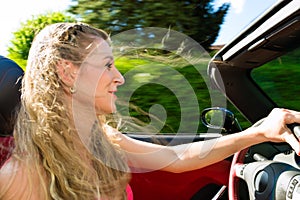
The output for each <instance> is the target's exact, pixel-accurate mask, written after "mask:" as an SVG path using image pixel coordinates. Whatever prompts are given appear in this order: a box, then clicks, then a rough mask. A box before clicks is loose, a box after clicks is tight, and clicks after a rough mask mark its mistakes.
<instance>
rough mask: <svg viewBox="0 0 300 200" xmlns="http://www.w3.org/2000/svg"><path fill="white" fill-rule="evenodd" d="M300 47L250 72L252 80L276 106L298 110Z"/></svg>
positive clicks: (299, 96)
mask: <svg viewBox="0 0 300 200" xmlns="http://www.w3.org/2000/svg"><path fill="white" fill-rule="evenodd" d="M299 57H300V47H299V48H297V49H295V50H293V51H290V52H288V53H286V54H285V55H283V56H280V57H279V58H276V59H274V60H272V61H270V62H268V63H266V64H264V65H263V66H262V67H259V68H256V69H254V70H253V72H252V77H253V79H254V80H255V81H256V82H257V83H258V85H259V86H260V87H261V88H262V89H263V90H264V91H265V92H266V94H267V95H268V96H269V97H270V98H271V99H272V100H273V101H274V102H275V103H276V104H277V105H278V107H285V108H290V109H295V110H300V78H299V77H300V60H299Z"/></svg>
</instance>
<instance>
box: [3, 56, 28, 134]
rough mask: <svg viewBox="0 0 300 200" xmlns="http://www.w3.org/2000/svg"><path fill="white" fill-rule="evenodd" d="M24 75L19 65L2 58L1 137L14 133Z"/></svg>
mask: <svg viewBox="0 0 300 200" xmlns="http://www.w3.org/2000/svg"><path fill="white" fill-rule="evenodd" d="M23 74H24V72H23V70H22V68H20V67H19V65H18V64H16V63H15V62H14V61H12V60H10V59H8V58H6V57H3V56H0V136H8V135H12V133H13V126H14V122H15V118H16V111H17V108H18V105H19V103H20V95H21V93H20V88H21V78H22V76H23Z"/></svg>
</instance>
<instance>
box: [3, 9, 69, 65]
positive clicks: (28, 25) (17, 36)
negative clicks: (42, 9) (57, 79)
mask: <svg viewBox="0 0 300 200" xmlns="http://www.w3.org/2000/svg"><path fill="white" fill-rule="evenodd" d="M72 21H75V19H73V18H72V17H70V16H67V15H66V14H64V13H61V12H52V13H47V14H41V15H37V16H33V17H32V19H30V20H27V21H26V22H25V23H21V27H20V29H19V30H18V31H16V32H14V33H13V35H14V37H13V39H12V40H11V41H10V42H11V45H10V46H9V47H8V57H9V58H10V59H12V60H14V61H15V62H16V63H18V64H19V65H20V66H21V67H22V68H23V69H24V68H25V66H26V63H27V58H28V53H29V49H30V46H31V42H32V40H33V39H34V37H35V35H36V34H37V33H38V32H39V31H40V30H41V29H43V28H44V27H45V26H47V25H49V24H53V23H57V22H72Z"/></svg>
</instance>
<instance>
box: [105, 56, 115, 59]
mask: <svg viewBox="0 0 300 200" xmlns="http://www.w3.org/2000/svg"><path fill="white" fill-rule="evenodd" d="M104 59H111V60H113V59H114V57H113V56H105V57H104Z"/></svg>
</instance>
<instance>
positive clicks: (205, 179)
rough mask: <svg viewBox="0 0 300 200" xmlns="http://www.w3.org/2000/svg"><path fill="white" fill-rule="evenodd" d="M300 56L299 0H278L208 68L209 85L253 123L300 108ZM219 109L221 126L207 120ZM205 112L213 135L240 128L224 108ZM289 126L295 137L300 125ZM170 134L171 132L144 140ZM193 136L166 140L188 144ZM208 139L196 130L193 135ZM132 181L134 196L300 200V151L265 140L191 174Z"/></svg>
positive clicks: (138, 176) (140, 177)
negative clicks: (281, 109) (276, 112)
mask: <svg viewBox="0 0 300 200" xmlns="http://www.w3.org/2000/svg"><path fill="white" fill-rule="evenodd" d="M299 58H300V1H299V0H288V1H286V0H282V1H277V3H276V4H275V5H273V6H272V7H271V8H269V9H268V10H267V11H265V12H264V13H263V14H262V15H261V16H259V17H258V18H257V19H256V20H254V21H253V22H252V23H251V24H250V25H249V26H248V27H246V28H245V29H244V30H243V31H242V32H241V33H240V34H239V35H238V36H236V37H235V38H234V39H233V40H232V41H231V42H229V43H228V44H227V45H226V46H224V47H223V48H222V49H221V50H220V51H218V52H217V53H216V55H214V57H213V58H212V59H211V61H210V63H209V65H208V69H207V73H208V76H209V79H210V82H211V89H212V90H217V91H219V92H221V93H222V94H223V95H225V96H226V98H227V99H228V100H229V101H230V102H231V103H232V104H233V105H234V106H235V108H236V109H237V111H235V112H239V113H234V114H241V115H242V116H243V117H242V119H239V121H243V120H245V121H247V122H249V124H250V125H252V124H253V125H254V126H255V125H256V124H258V123H260V121H261V119H263V118H264V117H266V116H267V115H268V113H269V112H270V111H271V110H272V109H273V108H275V107H285V108H289V109H295V110H300V95H297V94H298V93H299V91H300V87H299V85H300V84H299V76H300V69H299V65H300V63H299V62H300V59H299ZM218 112H221V113H223V116H224V117H225V121H224V125H223V127H220V125H219V124H217V125H216V124H213V123H212V122H211V121H210V120H207V116H209V115H208V114H209V113H218ZM202 117H203V122H204V123H205V124H206V125H207V126H209V127H210V128H212V129H214V128H215V130H216V133H219V132H218V130H219V129H220V128H221V129H222V128H226V130H228V132H234V131H237V130H239V128H240V127H241V126H240V125H239V124H237V120H236V117H234V116H233V114H232V112H230V111H229V110H227V109H225V108H216V107H214V108H208V109H205V110H204V111H203V113H202ZM228 120H229V121H231V122H232V123H227V121H228ZM230 124H231V125H232V126H234V127H230ZM245 124H247V123H245ZM225 126H226V127H225ZM244 128H246V127H244ZM290 128H291V129H292V130H294V132H295V136H296V135H297V134H298V133H297V129H299V127H298V126H297V125H292V126H290ZM133 136H134V135H133ZM136 137H137V136H136ZM166 137H171V136H160V135H153V136H144V137H142V136H139V139H144V140H147V141H151V138H155V140H160V139H165V138H166ZM188 137H189V136H188V135H185V136H182V135H180V136H178V135H177V136H176V138H175V137H174V138H168V139H169V140H172V141H173V142H174V140H176V141H178V143H184V142H185V141H187V140H188V139H187V138H188ZM210 137H211V138H213V137H212V136H210V135H209V134H199V136H197V137H194V140H195V141H197V140H208V139H210ZM229 163H230V164H229ZM132 187H133V191H134V194H135V197H136V198H137V199H232V200H233V199H251V200H252V199H261V200H265V199H280V200H282V199H300V157H299V156H297V155H296V154H295V153H294V151H293V150H292V149H291V147H290V146H289V145H288V144H281V143H279V144H278V143H276V144H275V143H263V144H259V145H255V146H252V147H250V148H248V149H245V150H243V151H241V152H238V153H236V154H235V155H234V156H233V157H229V158H224V161H222V162H220V163H217V164H215V165H212V166H208V167H206V168H204V169H200V170H195V171H193V172H187V173H182V174H170V173H166V172H162V171H154V172H149V173H145V174H133V179H132ZM147 197H149V198H147Z"/></svg>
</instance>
